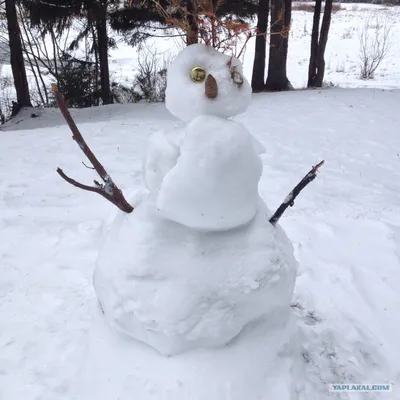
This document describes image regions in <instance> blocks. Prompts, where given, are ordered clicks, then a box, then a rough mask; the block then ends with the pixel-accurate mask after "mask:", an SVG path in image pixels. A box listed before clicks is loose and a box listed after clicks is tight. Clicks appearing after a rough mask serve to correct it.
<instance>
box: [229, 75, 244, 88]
mask: <svg viewBox="0 0 400 400" xmlns="http://www.w3.org/2000/svg"><path fill="white" fill-rule="evenodd" d="M232 79H233V82H235V83H236V85H237V86H238V87H241V86H242V85H243V82H244V80H243V76H242V74H241V73H240V72H237V71H233V72H232Z"/></svg>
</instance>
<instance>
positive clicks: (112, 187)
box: [52, 85, 133, 213]
mask: <svg viewBox="0 0 400 400" xmlns="http://www.w3.org/2000/svg"><path fill="white" fill-rule="evenodd" d="M52 90H53V93H54V95H55V97H56V101H57V105H58V107H59V108H60V111H61V113H62V115H63V116H64V118H65V120H66V122H67V124H68V126H69V127H70V129H71V131H72V138H73V139H74V140H75V142H76V143H77V144H78V146H79V147H80V148H81V150H82V151H83V153H84V154H85V155H86V157H87V158H88V159H89V161H90V162H91V163H92V165H93V167H94V169H95V170H96V172H97V173H98V174H99V175H100V177H101V179H102V180H103V182H104V184H99V183H98V182H96V181H94V183H95V186H88V185H84V184H82V183H79V182H77V181H75V180H74V179H72V178H70V177H68V176H67V175H66V174H65V173H64V172H63V170H62V169H60V168H58V169H57V173H58V174H59V175H60V176H61V177H62V178H63V179H65V180H66V181H67V182H68V183H70V184H71V185H74V186H76V187H78V188H80V189H83V190H87V191H90V192H95V193H98V194H100V195H101V196H103V197H104V198H105V199H107V200H109V201H110V202H111V203H113V204H114V205H116V206H117V207H118V208H119V209H120V210H122V211H124V212H126V213H130V212H132V211H133V207H132V206H131V205H130V204H129V203H128V202H127V200H126V199H125V197H124V195H123V193H122V191H121V189H120V188H119V187H118V186H117V185H116V184H115V183H114V181H113V180H112V179H111V176H110V175H108V173H107V171H106V170H105V169H104V167H103V165H102V164H101V163H100V162H99V160H98V159H97V157H96V156H95V155H94V154H93V152H92V150H91V149H90V148H89V146H88V145H87V143H86V141H85V139H84V138H83V136H82V134H81V133H80V131H79V129H78V127H77V126H76V124H75V121H74V120H73V118H72V116H71V114H70V112H69V111H68V108H67V106H66V104H65V100H64V96H63V95H62V94H61V93H60V92H59V91H58V88H57V86H56V85H53V86H52Z"/></svg>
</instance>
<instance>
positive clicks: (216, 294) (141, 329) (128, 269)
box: [94, 198, 297, 355]
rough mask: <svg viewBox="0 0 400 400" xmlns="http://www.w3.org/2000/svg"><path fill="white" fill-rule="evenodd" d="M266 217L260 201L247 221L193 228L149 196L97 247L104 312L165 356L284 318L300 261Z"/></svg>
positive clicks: (96, 284)
mask: <svg viewBox="0 0 400 400" xmlns="http://www.w3.org/2000/svg"><path fill="white" fill-rule="evenodd" d="M268 218H269V212H268V211H267V210H265V209H264V208H263V207H262V205H261V206H260V209H259V211H258V212H257V216H256V218H255V219H254V220H253V221H252V222H251V223H250V224H248V225H246V226H245V227H242V228H238V229H235V230H233V231H228V232H221V233H209V232H196V231H195V230H192V229H190V228H187V227H185V226H182V225H180V224H177V223H174V222H171V221H168V220H165V219H164V218H161V217H160V215H159V211H157V209H156V207H155V205H154V202H153V201H152V200H151V198H148V199H146V200H144V201H143V202H142V203H141V204H139V206H137V207H136V209H135V212H133V213H131V214H127V215H125V214H121V215H120V216H119V217H118V218H117V220H116V222H115V223H114V225H113V227H112V229H111V233H110V235H109V236H108V237H107V239H106V241H105V244H104V246H103V247H102V249H101V251H100V254H99V258H98V261H97V265H96V270H95V276H94V287H95V290H96V293H97V296H98V298H99V301H100V302H101V305H102V308H103V310H104V313H105V317H106V318H107V319H108V321H109V322H110V323H111V324H112V325H113V326H115V327H117V328H118V329H119V330H120V331H122V332H125V333H127V334H128V335H131V336H133V337H135V338H136V339H138V340H140V341H143V342H145V343H147V344H149V345H150V346H153V347H154V348H156V349H157V350H158V351H159V352H161V353H163V354H167V355H171V354H175V353H180V352H183V351H186V350H188V349H193V348H198V347H200V348H205V347H217V346H222V345H225V344H227V343H228V342H229V341H230V340H232V339H233V338H234V337H236V336H237V335H238V334H239V333H240V332H241V330H242V329H243V327H245V326H246V325H247V324H248V323H249V322H251V321H254V320H256V319H258V318H260V317H262V316H265V315H266V316H270V315H274V316H273V317H272V316H270V318H271V320H270V323H271V326H272V325H275V324H276V323H282V322H285V318H287V313H286V312H285V310H287V308H288V304H290V301H291V298H292V294H293V288H294V282H295V276H296V265H297V264H296V262H295V260H294V257H293V254H292V252H293V249H292V246H291V243H290V241H289V240H288V239H287V237H286V235H285V234H284V232H283V231H282V230H281V229H275V228H274V227H273V226H272V225H271V224H270V223H269V222H268ZM281 319H282V320H281Z"/></svg>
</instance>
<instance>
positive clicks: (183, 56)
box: [165, 44, 251, 122]
mask: <svg viewBox="0 0 400 400" xmlns="http://www.w3.org/2000/svg"><path fill="white" fill-rule="evenodd" d="M194 67H201V68H203V69H204V70H205V73H206V75H209V74H212V76H213V77H214V78H215V80H216V82H217V85H218V96H217V97H216V98H214V99H209V98H208V97H207V96H206V95H205V82H204V81H203V82H193V81H192V80H191V77H190V72H191V70H192V68H194ZM233 71H236V72H238V73H240V74H241V75H242V76H243V68H242V64H241V62H240V61H239V60H238V59H237V58H235V57H231V56H228V55H226V54H222V53H220V52H218V51H217V50H215V49H214V48H212V47H210V46H206V45H204V44H193V45H191V46H188V47H187V48H185V49H184V50H183V51H181V52H180V53H179V54H178V56H177V57H176V58H175V60H174V61H173V62H172V64H171V65H170V66H169V68H168V83H167V90H166V99H165V101H166V106H167V108H168V110H169V111H170V112H171V114H173V115H174V116H175V117H177V118H179V119H180V120H182V121H186V122H187V121H191V120H192V119H194V118H195V117H197V116H199V115H204V114H210V115H217V116H219V117H223V118H229V117H233V116H234V115H237V114H240V113H243V112H244V111H246V109H247V107H248V106H249V105H250V101H251V87H250V84H249V83H248V81H247V80H246V79H245V78H243V79H244V81H243V84H242V86H241V87H238V85H236V84H235V82H234V81H233V78H232V72H233Z"/></svg>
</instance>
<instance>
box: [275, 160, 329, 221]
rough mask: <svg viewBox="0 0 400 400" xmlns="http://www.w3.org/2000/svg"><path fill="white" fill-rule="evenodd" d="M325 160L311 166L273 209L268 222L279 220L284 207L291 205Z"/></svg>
mask: <svg viewBox="0 0 400 400" xmlns="http://www.w3.org/2000/svg"><path fill="white" fill-rule="evenodd" d="M324 163H325V161H321V162H319V163H318V164H317V165H315V166H314V167H312V169H311V171H309V172H308V174H307V175H306V176H305V177H304V178H303V179H302V180H301V181H300V182H299V183H298V184H297V185H296V186H295V188H294V189H293V190H292V191H291V192H290V193H289V195H288V196H287V197H286V199H285V200H284V201H283V203H282V204H281V205H280V206H279V208H278V209H277V210H276V211H275V213H274V215H273V216H272V217H271V218H270V220H269V222H270V223H271V224H272V225H273V226H275V225H276V223H277V222H278V221H279V218H280V217H281V216H282V215H283V213H284V212H285V211H286V209H287V208H288V207H289V206H290V207H293V205H294V201H295V199H296V197H297V196H298V195H299V194H300V192H301V191H302V190H303V189H304V188H305V187H306V186H307V185H308V184H309V183H310V182H312V181H313V180H314V179H315V178H316V177H317V172H318V169H319V168H321V167H322V166H323V165H324Z"/></svg>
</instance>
